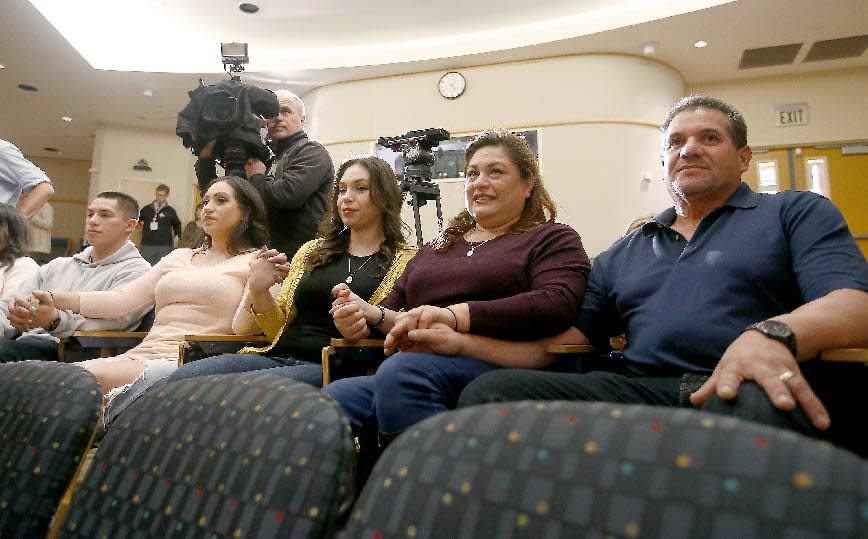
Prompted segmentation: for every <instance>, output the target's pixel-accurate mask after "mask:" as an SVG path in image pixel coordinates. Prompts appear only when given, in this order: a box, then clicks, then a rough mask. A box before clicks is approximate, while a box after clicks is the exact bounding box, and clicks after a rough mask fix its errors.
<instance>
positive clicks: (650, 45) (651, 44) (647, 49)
mask: <svg viewBox="0 0 868 539" xmlns="http://www.w3.org/2000/svg"><path fill="white" fill-rule="evenodd" d="M656 52H657V42H656V41H646V42H645V43H643V44H642V54H644V55H645V56H651V55H652V54H654V53H656Z"/></svg>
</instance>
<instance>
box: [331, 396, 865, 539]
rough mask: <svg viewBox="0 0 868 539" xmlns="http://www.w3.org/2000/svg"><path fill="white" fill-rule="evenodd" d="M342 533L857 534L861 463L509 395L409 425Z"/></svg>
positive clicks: (725, 426) (767, 440)
mask: <svg viewBox="0 0 868 539" xmlns="http://www.w3.org/2000/svg"><path fill="white" fill-rule="evenodd" d="M343 536H344V537H351V538H374V539H383V538H390V537H402V538H413V539H424V538H441V537H449V538H454V539H461V538H477V537H486V538H489V537H491V538H508V537H522V538H533V539H539V538H543V537H545V538H546V539H556V538H559V537H595V538H604V537H628V538H633V537H642V538H649V537H651V538H655V537H659V538H667V539H680V538H697V537H702V538H721V539H723V538H727V539H731V538H739V539H747V538H769V537H776V538H777V537H780V538H805V539H807V538H821V537H822V538H825V537H841V538H844V537H848V538H852V537H868V464H866V462H865V461H863V460H861V459H860V458H859V457H857V456H855V455H853V454H852V453H849V452H846V451H844V450H841V449H838V448H836V447H833V446H830V445H828V444H826V443H821V442H817V441H814V440H812V439H809V438H806V437H803V436H800V435H798V434H795V433H791V432H787V431H782V430H777V429H773V428H769V427H765V426H762V425H758V424H753V423H748V422H744V421H741V420H738V419H733V418H727V417H723V416H718V415H711V414H707V413H700V412H697V411H693V410H689V409H671V408H656V407H648V406H625V405H611V404H604V403H574V402H547V403H536V402H518V403H508V404H492V405H484V406H478V407H473V408H467V409H463V410H458V411H455V412H450V413H447V414H443V415H439V416H435V417H433V418H430V419H428V420H426V421H424V422H422V423H420V424H419V425H417V426H415V427H413V428H411V429H409V430H408V431H406V432H405V433H404V434H402V435H401V436H400V437H399V438H398V439H397V440H396V441H395V442H393V443H392V445H390V446H389V447H388V448H387V450H386V451H385V452H384V454H383V455H382V456H381V458H380V460H379V462H377V465H376V466H375V468H374V470H373V473H372V474H371V476H370V478H369V479H368V482H367V483H366V485H365V488H364V489H363V491H362V493H361V495H360V496H359V499H358V501H357V502H356V505H355V506H354V508H353V512H352V515H351V517H350V520H349V524H348V526H347V528H346V529H345V530H344V532H343Z"/></svg>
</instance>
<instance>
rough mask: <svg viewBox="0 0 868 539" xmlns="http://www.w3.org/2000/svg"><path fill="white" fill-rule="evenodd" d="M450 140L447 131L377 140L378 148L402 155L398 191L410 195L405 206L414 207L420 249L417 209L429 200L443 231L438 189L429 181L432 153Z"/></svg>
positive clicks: (420, 232) (422, 131) (419, 223)
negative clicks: (402, 167)
mask: <svg viewBox="0 0 868 539" xmlns="http://www.w3.org/2000/svg"><path fill="white" fill-rule="evenodd" d="M444 140H449V131H446V130H445V129H441V128H433V127H432V128H430V129H417V130H415V131H408V132H406V133H404V134H403V135H398V136H395V137H380V138H379V139H377V144H378V145H380V146H382V147H384V148H389V149H391V150H392V151H393V152H398V151H400V152H401V157H402V159H403V160H404V172H403V174H402V175H401V177H400V178H399V179H398V183H399V184H400V185H401V190H402V191H403V192H405V193H409V195H410V200H409V201H408V202H407V203H408V204H409V205H410V206H412V207H413V218H414V220H415V221H416V243H417V244H418V245H419V247H421V246H422V221H421V218H420V216H419V208H420V207H421V206H424V205H425V204H426V203H427V202H428V201H429V200H433V201H434V202H435V204H436V206H437V225H438V227H439V228H441V229H442V228H443V212H442V210H441V208H440V187H439V186H438V185H437V184H436V183H434V182H433V181H431V177H432V167H433V166H434V152H433V151H432V150H433V149H434V148H436V147H437V146H438V145H439V144H440V143H441V142H442V141H444Z"/></svg>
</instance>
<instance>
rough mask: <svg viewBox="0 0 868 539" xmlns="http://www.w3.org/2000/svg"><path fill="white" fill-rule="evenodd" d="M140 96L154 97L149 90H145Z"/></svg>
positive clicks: (152, 92)
mask: <svg viewBox="0 0 868 539" xmlns="http://www.w3.org/2000/svg"><path fill="white" fill-rule="evenodd" d="M142 94H143V95H145V96H147V97H151V96H152V95H154V91H153V90H151V89H150V88H145V90H144V91H143V92H142Z"/></svg>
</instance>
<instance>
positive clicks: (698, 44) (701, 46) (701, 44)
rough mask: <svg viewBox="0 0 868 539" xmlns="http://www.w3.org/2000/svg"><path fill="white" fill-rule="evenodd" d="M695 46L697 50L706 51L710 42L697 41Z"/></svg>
mask: <svg viewBox="0 0 868 539" xmlns="http://www.w3.org/2000/svg"><path fill="white" fill-rule="evenodd" d="M693 46H694V47H696V48H697V49H704V48H705V47H707V46H708V42H706V41H702V40H701V39H700V40H699V41H697V42H696V43H694V44H693Z"/></svg>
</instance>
